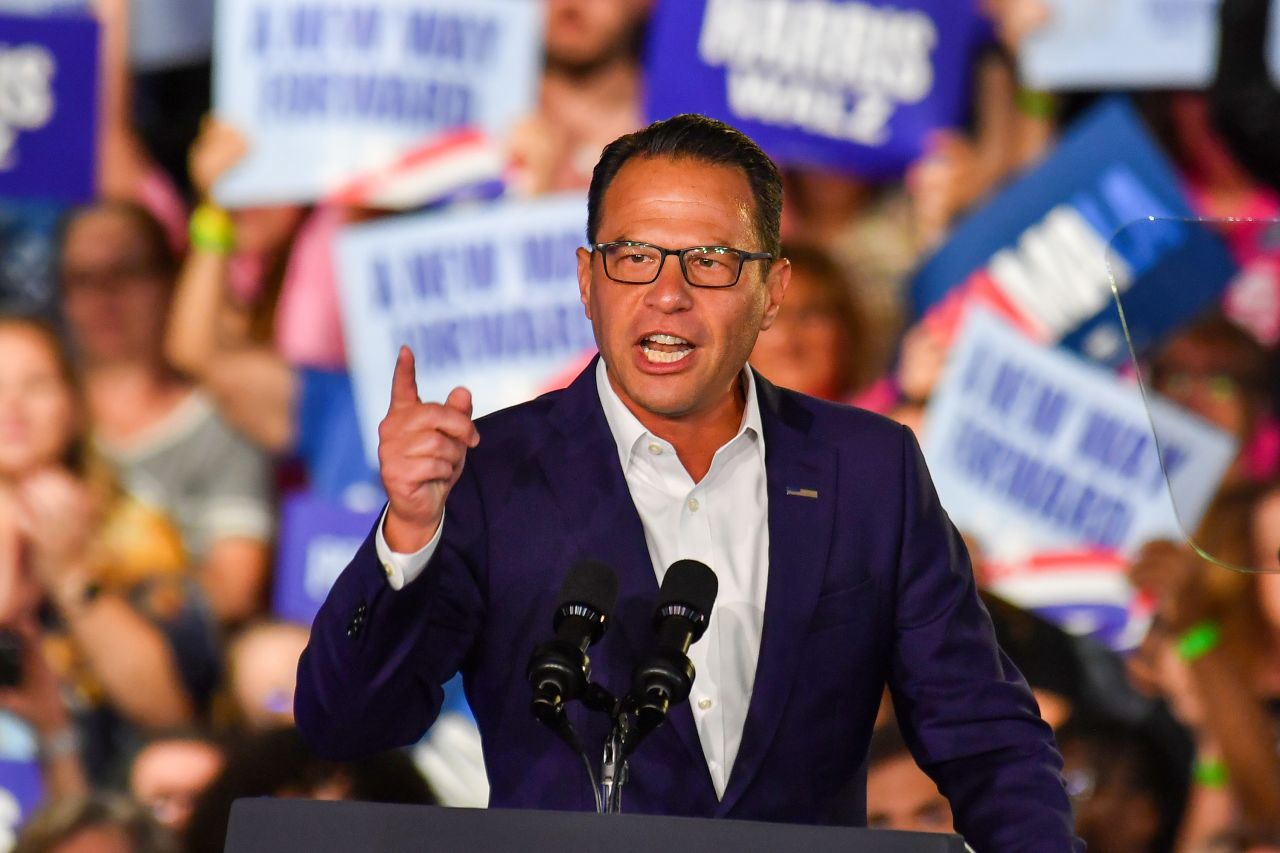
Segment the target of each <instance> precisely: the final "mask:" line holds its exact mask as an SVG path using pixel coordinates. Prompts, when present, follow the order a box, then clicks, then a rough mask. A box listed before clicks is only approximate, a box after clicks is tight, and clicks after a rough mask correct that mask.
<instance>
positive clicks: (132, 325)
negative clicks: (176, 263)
mask: <svg viewBox="0 0 1280 853" xmlns="http://www.w3.org/2000/svg"><path fill="white" fill-rule="evenodd" d="M59 260H60V266H61V281H62V288H61V291H62V308H63V312H64V313H65V315H66V318H67V322H68V324H69V325H70V331H71V335H72V339H73V340H74V341H75V345H76V349H77V350H79V352H80V354H81V355H82V356H83V357H84V358H85V359H86V361H87V362H88V363H89V364H103V363H112V362H118V361H122V360H131V359H137V358H147V357H153V356H154V357H158V354H159V351H160V350H159V347H160V341H161V339H162V336H163V333H164V322H165V315H166V311H167V310H168V305H169V284H170V282H169V281H168V278H167V275H168V274H167V273H166V272H165V271H164V270H163V268H162V267H161V264H160V259H159V258H157V257H156V255H155V250H154V248H153V247H152V246H151V245H150V244H149V242H148V240H147V237H146V236H145V235H144V234H143V233H142V232H141V231H140V229H139V228H138V225H137V223H136V221H135V220H134V219H133V218H132V217H131V216H129V215H128V214H126V213H124V212H122V211H119V210H111V209H100V210H90V211H89V212H87V213H84V214H81V215H80V216H78V217H77V218H76V219H75V221H74V222H73V223H72V224H71V226H70V228H69V229H68V230H67V234H66V239H65V241H64V243H63V247H62V257H61V258H60V259H59Z"/></svg>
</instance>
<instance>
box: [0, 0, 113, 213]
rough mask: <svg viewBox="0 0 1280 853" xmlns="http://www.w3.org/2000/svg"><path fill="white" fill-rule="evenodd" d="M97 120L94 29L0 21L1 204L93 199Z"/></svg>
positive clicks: (72, 23)
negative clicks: (20, 200) (6, 200)
mask: <svg viewBox="0 0 1280 853" xmlns="http://www.w3.org/2000/svg"><path fill="white" fill-rule="evenodd" d="M97 116H98V25H97V22H95V21H94V20H93V19H91V18H89V17H87V16H82V15H73V14H60V15H50V16H47V17H34V16H29V15H0V198H29V199H30V198H34V199H59V200H64V201H71V202H81V201H87V200H88V199H90V198H91V197H92V196H93V192H94V169H95V152H96V142H97Z"/></svg>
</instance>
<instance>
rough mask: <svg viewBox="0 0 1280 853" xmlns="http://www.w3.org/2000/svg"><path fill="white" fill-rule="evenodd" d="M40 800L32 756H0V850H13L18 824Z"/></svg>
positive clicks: (36, 766)
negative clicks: (17, 758) (0, 757)
mask: <svg viewBox="0 0 1280 853" xmlns="http://www.w3.org/2000/svg"><path fill="white" fill-rule="evenodd" d="M43 799H44V785H43V783H42V781H41V779H40V764H39V763H38V762H37V761H36V760H35V757H34V756H32V757H31V758H29V759H25V760H14V759H8V758H6V759H0V850H12V849H13V845H14V842H16V841H17V840H18V829H19V827H21V825H22V823H23V821H25V820H26V819H27V818H28V817H30V816H31V813H32V812H34V811H35V810H36V809H37V808H39V807H40V805H41V803H42V802H43Z"/></svg>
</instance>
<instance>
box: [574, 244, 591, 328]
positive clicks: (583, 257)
mask: <svg viewBox="0 0 1280 853" xmlns="http://www.w3.org/2000/svg"><path fill="white" fill-rule="evenodd" d="M577 255H578V296H579V297H580V298H581V299H582V307H583V310H584V311H586V314H587V319H588V320H590V319H591V250H590V249H584V248H582V247H581V246H579V247H578V252H577Z"/></svg>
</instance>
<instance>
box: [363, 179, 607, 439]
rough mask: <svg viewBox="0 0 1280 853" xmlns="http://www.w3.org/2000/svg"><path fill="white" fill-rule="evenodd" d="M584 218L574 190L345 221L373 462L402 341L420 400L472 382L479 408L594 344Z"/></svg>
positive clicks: (536, 384) (505, 399)
mask: <svg viewBox="0 0 1280 853" xmlns="http://www.w3.org/2000/svg"><path fill="white" fill-rule="evenodd" d="M586 219H587V214H586V201H585V199H584V198H583V197H582V196H581V195H577V194H568V195H562V196H545V197H542V198H538V199H534V200H529V201H505V202H498V203H494V204H488V205H483V206H476V207H470V208H467V209H456V210H447V211H435V212H431V213H422V214H416V215H413V216H399V217H392V218H389V219H382V220H374V221H372V222H367V223H363V224H360V225H352V226H349V227H347V228H346V229H344V230H343V232H342V234H341V235H340V236H339V238H338V243H337V266H338V272H339V276H338V290H339V294H340V295H341V297H342V309H343V310H342V328H343V334H344V336H345V338H346V343H347V360H348V362H349V364H350V368H351V377H352V380H353V382H354V384H355V392H356V409H357V411H358V413H359V417H360V431H361V434H362V435H363V436H364V443H365V453H366V455H367V457H368V459H369V462H370V464H371V465H376V464H377V458H378V457H377V447H378V422H379V421H380V420H382V418H383V416H384V415H385V414H386V413H387V400H389V399H390V395H391V374H392V370H393V368H394V367H395V363H396V355H397V353H398V352H399V349H400V346H401V345H402V344H407V345H408V346H409V348H410V349H412V350H413V353H414V356H415V357H416V359H417V371H418V392H419V394H421V396H422V399H424V400H437V401H438V400H443V399H445V397H446V396H448V394H449V391H450V390H451V389H452V388H453V387H454V386H457V385H464V386H466V387H467V388H469V389H470V390H471V394H472V402H473V404H474V407H475V415H476V417H479V416H481V415H484V414H487V413H489V412H492V411H494V410H496V409H501V408H503V407H505V406H511V405H514V404H516V403H522V402H524V401H525V400H529V399H531V398H533V397H534V396H536V395H537V394H539V393H542V392H543V391H546V390H549V389H548V386H549V385H550V384H553V383H555V382H556V381H557V380H559V379H561V378H563V377H564V375H565V373H566V372H567V371H570V370H571V369H572V368H574V367H575V366H580V365H581V363H582V362H583V360H584V354H586V353H591V352H594V347H595V339H594V337H593V336H592V333H591V323H590V322H589V321H588V320H587V319H586V317H585V316H584V313H583V308H582V302H581V299H580V297H579V293H578V279H577V269H578V264H577V257H576V255H575V250H576V249H577V248H578V247H580V246H582V244H583V243H584V242H585V237H584V235H583V225H584V223H585V222H586Z"/></svg>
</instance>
